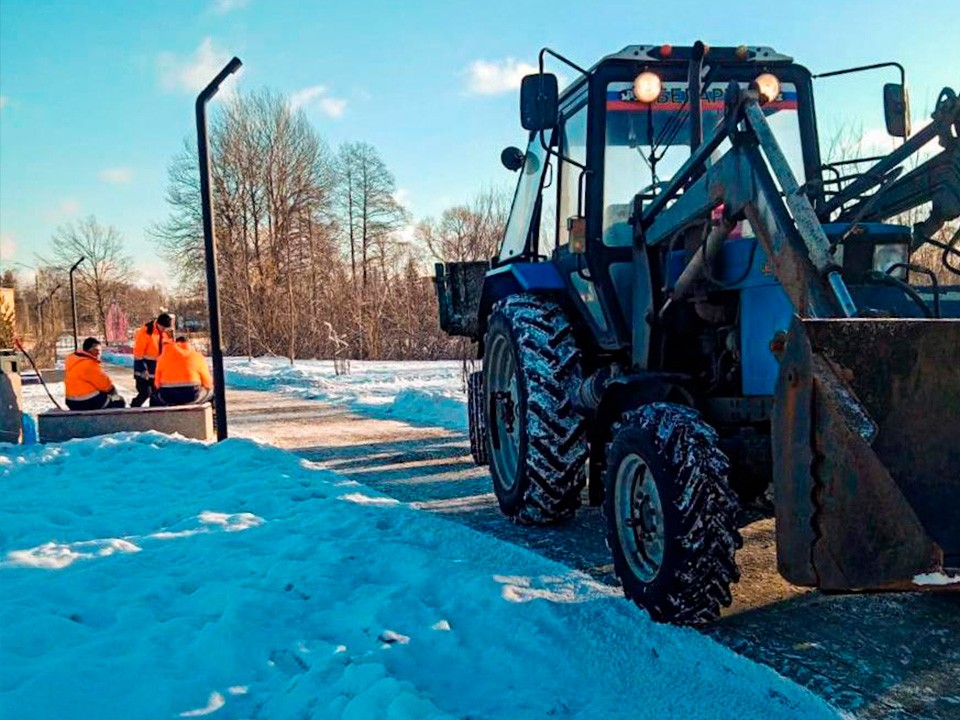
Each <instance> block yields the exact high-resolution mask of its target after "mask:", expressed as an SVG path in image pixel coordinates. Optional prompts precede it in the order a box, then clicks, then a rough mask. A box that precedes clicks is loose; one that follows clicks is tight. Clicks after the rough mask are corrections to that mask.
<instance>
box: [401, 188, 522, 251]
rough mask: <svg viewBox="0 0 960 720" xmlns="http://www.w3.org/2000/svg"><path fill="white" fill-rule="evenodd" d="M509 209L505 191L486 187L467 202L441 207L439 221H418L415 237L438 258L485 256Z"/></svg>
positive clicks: (499, 234)
mask: <svg viewBox="0 0 960 720" xmlns="http://www.w3.org/2000/svg"><path fill="white" fill-rule="evenodd" d="M509 212H510V196H509V194H508V191H507V190H506V189H504V188H487V189H484V190H481V191H480V192H479V193H477V194H476V195H475V196H474V197H473V199H471V200H470V202H468V203H466V204H464V205H456V206H454V207H451V208H447V209H446V210H444V211H443V213H442V214H441V215H440V219H439V221H437V220H434V219H433V218H426V219H425V220H423V221H421V222H420V223H419V224H418V225H417V229H416V237H417V239H418V240H419V241H420V242H421V243H423V244H424V245H426V247H427V248H428V249H429V250H430V253H431V254H432V255H433V256H434V257H435V258H436V259H437V260H440V261H442V262H465V261H469V260H489V259H490V258H491V257H493V256H494V255H496V253H497V249H498V248H499V247H500V241H501V239H502V238H503V229H504V227H505V226H506V222H507V215H508V214H509Z"/></svg>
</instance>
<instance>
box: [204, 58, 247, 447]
mask: <svg viewBox="0 0 960 720" xmlns="http://www.w3.org/2000/svg"><path fill="white" fill-rule="evenodd" d="M242 64H243V63H241V62H240V58H237V57H235V58H233V59H232V60H231V61H230V62H228V63H227V64H226V66H225V67H224V68H223V70H221V71H220V72H219V73H217V76H216V77H215V78H214V79H213V80H211V81H210V84H209V85H207V86H206V87H205V88H204V89H203V90H202V91H201V92H200V94H199V95H197V103H196V115H197V158H198V160H199V163H200V199H201V205H202V210H203V247H204V253H205V256H206V264H207V305H208V306H209V308H210V356H211V359H212V360H213V390H214V407H215V408H216V414H217V440H218V441H219V440H225V439H226V438H227V396H226V391H225V389H224V375H223V340H222V337H221V335H220V291H219V286H218V282H217V243H216V235H215V232H214V222H213V203H212V201H211V197H210V160H209V152H210V150H209V145H208V142H207V102H208V101H209V100H210V99H211V98H212V97H213V96H214V95H216V94H217V90H219V89H220V84H221V83H222V82H223V81H224V80H226V79H227V78H228V77H229V76H230V75H232V74H233V73H235V72H236V71H237V70H239V69H240V66H241V65H242Z"/></svg>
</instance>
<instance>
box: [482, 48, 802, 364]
mask: <svg viewBox="0 0 960 720" xmlns="http://www.w3.org/2000/svg"><path fill="white" fill-rule="evenodd" d="M548 52H549V51H548ZM698 53H699V56H698ZM692 68H693V69H692ZM573 69H575V70H579V69H578V68H575V67H574V68H573ZM731 81H733V82H737V83H738V84H740V85H741V86H742V87H744V88H746V87H748V86H749V85H750V84H751V83H754V82H758V81H759V82H760V83H761V85H762V87H763V88H764V92H766V93H767V94H769V95H770V97H769V99H768V101H767V102H766V103H765V105H764V113H765V115H766V116H767V118H768V120H769V122H770V125H771V128H772V129H774V132H775V133H776V134H777V138H778V140H779V141H780V143H781V147H782V148H783V149H784V153H785V155H786V157H787V160H788V162H789V163H790V167H791V169H792V170H793V171H794V173H795V174H796V176H797V177H798V178H803V179H806V178H807V177H817V176H818V173H819V167H820V157H819V149H818V145H817V136H816V125H815V119H814V111H813V98H812V89H811V79H810V73H809V72H808V71H807V70H806V69H805V68H803V67H802V66H800V65H797V64H795V63H793V61H792V59H791V58H789V57H787V56H785V55H781V54H779V53H777V52H775V51H774V50H772V49H770V48H764V47H753V48H748V47H740V48H706V47H705V46H702V45H700V46H694V47H676V48H674V47H671V46H669V45H662V46H649V45H641V46H629V47H626V48H624V49H623V50H621V51H620V52H618V53H615V54H613V55H610V56H608V57H605V58H603V59H602V60H601V61H600V62H599V63H597V64H596V65H595V66H594V67H593V68H592V69H590V70H589V71H584V72H582V73H581V74H580V76H579V77H578V78H577V79H575V80H574V81H573V82H571V83H570V85H569V86H568V87H567V88H566V89H565V90H564V91H563V93H562V94H557V92H556V80H555V78H554V77H553V76H550V75H545V74H538V75H531V76H529V77H528V78H526V80H525V82H524V85H523V88H522V90H521V117H522V122H523V125H524V128H525V129H527V130H529V131H530V136H529V137H530V139H529V143H528V145H527V148H526V150H525V152H519V151H512V152H507V151H505V153H504V159H505V161H507V162H506V163H505V164H507V166H508V167H514V168H516V169H518V170H520V178H519V181H518V186H517V192H516V195H515V199H514V204H513V207H512V211H511V215H510V220H509V223H508V225H507V229H506V233H505V235H504V241H503V245H502V247H501V251H500V253H499V255H498V257H497V258H496V260H495V264H496V265H497V266H499V267H503V266H505V265H509V264H512V263H527V262H535V261H537V260H538V259H542V258H550V259H551V260H552V261H553V264H554V265H555V266H556V268H557V270H558V273H559V280H560V281H562V282H563V283H564V284H565V285H566V286H567V287H568V289H569V290H570V291H571V292H570V296H571V297H573V298H574V302H575V303H576V305H577V312H578V313H579V314H580V315H581V316H582V317H583V318H584V319H585V321H586V322H588V323H589V324H590V326H591V331H592V332H591V336H592V337H593V338H594V339H595V341H596V342H597V344H598V345H599V346H600V348H602V349H604V350H616V349H622V348H627V347H629V345H630V342H631V324H632V323H631V318H632V314H633V306H632V305H633V303H632V300H631V298H632V295H633V293H632V289H631V288H632V284H633V282H634V281H635V280H639V281H640V282H647V283H649V282H654V280H653V278H652V277H651V279H650V280H648V279H647V278H646V277H644V278H639V279H638V278H637V277H636V276H635V274H634V272H633V270H632V262H633V259H632V255H633V253H632V248H633V246H634V231H633V227H632V225H631V222H630V221H631V216H632V215H633V213H634V212H635V210H638V209H642V208H643V207H644V206H645V205H648V204H649V203H650V202H652V201H653V200H654V199H655V198H656V197H657V195H658V194H659V192H660V191H661V190H662V189H663V188H664V187H666V185H667V183H668V181H669V180H670V179H671V178H672V177H673V176H674V174H675V173H676V172H677V171H678V170H679V169H680V168H681V167H682V166H683V164H684V163H685V162H686V161H687V160H688V159H689V158H690V155H691V153H692V152H693V151H694V150H695V149H696V148H697V147H699V146H700V145H702V144H703V142H704V141H708V140H709V139H710V137H711V136H712V135H713V133H714V131H715V130H716V128H718V127H720V126H721V124H722V123H723V118H724V96H725V93H726V91H727V89H728V85H729V83H730V82H731ZM691 87H694V88H696V89H695V90H694V92H693V93H691V92H690V88H691ZM724 150H725V147H724V145H721V146H720V147H718V148H717V149H716V151H715V152H714V155H716V156H719V155H721V154H722V153H723V152H724ZM517 158H523V161H522V165H521V164H520V163H518V162H517ZM814 187H816V188H819V186H816V185H815V186H814ZM818 199H819V198H818ZM635 203H639V204H635ZM736 234H740V235H744V236H749V235H750V228H749V223H742V224H741V225H740V227H739V228H738V229H737V231H736ZM680 249H682V248H680ZM652 269H653V268H652ZM653 270H654V271H655V273H656V272H658V271H659V270H660V268H656V269H653ZM555 280H556V279H555ZM656 282H662V280H659V279H658V280H656ZM642 290H643V292H641V293H640V294H641V295H646V294H650V293H652V292H653V291H654V288H653V287H650V288H643V289H642Z"/></svg>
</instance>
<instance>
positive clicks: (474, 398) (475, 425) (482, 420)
mask: <svg viewBox="0 0 960 720" xmlns="http://www.w3.org/2000/svg"><path fill="white" fill-rule="evenodd" d="M467 425H468V426H469V430H470V454H471V455H473V461H474V462H475V463H476V464H477V465H489V464H490V459H489V457H488V456H487V421H486V417H485V415H484V412H483V371H482V370H478V371H477V372H473V373H470V375H469V376H468V377H467Z"/></svg>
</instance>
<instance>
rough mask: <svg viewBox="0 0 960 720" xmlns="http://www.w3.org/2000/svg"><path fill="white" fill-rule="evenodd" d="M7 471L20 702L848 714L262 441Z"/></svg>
mask: <svg viewBox="0 0 960 720" xmlns="http://www.w3.org/2000/svg"><path fill="white" fill-rule="evenodd" d="M355 369H356V368H355ZM279 374H280V373H279V372H278V375H279ZM360 374H362V373H360ZM418 377H424V376H423V375H418ZM318 378H323V376H322V375H321V374H319V373H317V374H316V376H315V378H314V380H311V382H314V381H316V380H317V379H318ZM323 379H326V378H323ZM407 380H408V382H410V384H409V385H408V386H409V387H414V383H413V382H412V381H409V378H408V379H407ZM443 382H445V381H441V380H439V379H437V380H436V384H435V385H432V386H431V385H425V386H426V387H428V388H430V390H429V391H433V390H436V389H437V388H439V387H441V386H442V385H443ZM325 391H327V392H333V391H331V390H325ZM336 391H337V392H343V393H344V397H348V396H349V393H348V392H347V391H345V390H342V389H341V388H340V387H337V388H336ZM439 391H440V392H443V391H442V390H439ZM369 392H370V389H369V388H368V389H364V390H362V391H357V393H356V397H359V396H360V395H361V394H362V393H369ZM425 392H426V391H425ZM386 394H387V393H386V392H385V395H386ZM398 394H399V393H395V394H394V395H393V397H396V396H397V395H398ZM0 482H2V484H3V488H4V492H3V493H2V494H0V560H2V565H0V627H2V628H3V630H2V632H0V666H2V667H3V672H2V673H0V716H3V717H31V718H38V719H40V720H46V719H47V718H50V719H53V718H64V717H70V718H76V719H79V720H82V719H84V718H112V717H123V718H131V719H136V718H163V717H166V718H171V717H173V718H175V717H211V718H271V719H276V720H285V719H286V718H301V717H310V718H363V719H373V718H393V719H395V720H407V719H411V720H412V719H424V718H466V717H470V718H473V719H474V720H480V719H481V718H507V717H509V718H519V719H523V718H542V717H550V716H555V717H576V718H618V717H624V718H631V719H638V720H642V719H644V718H670V717H673V718H688V719H690V720H701V719H706V718H711V719H713V718H737V720H749V719H750V718H771V719H774V720H776V719H778V718H784V719H786V718H795V717H804V718H828V717H837V715H836V713H835V712H834V711H833V710H832V709H831V708H829V707H828V706H827V705H826V704H825V703H824V702H823V701H821V700H820V699H818V698H816V697H815V696H814V695H812V694H811V693H809V692H808V691H806V690H804V689H802V688H800V687H798V686H796V685H794V684H792V683H790V682H789V681H787V680H785V679H783V678H782V677H780V676H778V675H777V674H776V673H774V672H773V671H772V670H770V669H769V668H766V667H762V666H759V665H756V664H754V663H752V662H750V661H749V660H747V659H745V658H742V657H740V656H737V655H735V654H734V653H732V652H730V651H729V650H727V649H725V648H723V647H721V646H720V645H717V644H716V643H714V642H713V641H712V640H710V639H709V638H707V637H704V636H703V635H701V634H699V633H697V632H695V631H693V630H689V629H681V628H674V627H668V626H663V625H655V624H653V623H651V622H650V621H649V619H648V618H647V617H646V615H645V614H644V613H642V612H641V611H640V610H638V609H637V608H636V607H634V606H633V605H632V604H631V603H629V602H627V601H626V600H624V599H623V598H622V597H620V596H619V593H616V592H613V591H611V590H610V588H606V587H604V586H602V585H599V584H597V583H595V582H594V581H592V580H591V579H590V578H589V577H587V576H586V575H583V574H581V573H578V572H574V571H571V570H570V569H569V568H566V567H564V566H562V565H559V564H556V563H554V562H551V561H549V560H547V559H545V558H543V557H542V556H540V555H537V554H535V553H532V552H529V551H527V550H524V549H522V548H519V547H517V546H514V545H511V544H509V543H505V542H502V541H499V540H497V539H495V538H492V537H490V536H488V535H486V534H482V533H477V532H474V531H472V530H470V529H469V528H466V527H465V526H463V525H461V524H459V523H455V522H450V521H448V520H444V519H443V518H442V517H438V516H436V515H433V514H430V513H426V512H422V511H419V510H416V509H415V508H413V507H411V506H410V505H407V504H404V503H397V502H382V501H379V500H382V498H381V497H380V496H379V495H378V494H377V493H375V492H374V491H373V490H371V489H368V488H365V487H363V486H359V487H358V486H357V485H356V484H355V483H344V482H343V481H342V480H341V479H340V478H338V477H337V476H336V475H334V474H332V473H330V472H328V471H325V470H321V469H318V468H317V467H316V465H314V464H311V463H306V462H302V461H299V460H298V459H297V458H296V457H295V456H293V455H290V454H287V453H285V452H283V451H280V450H277V449H274V448H270V447H265V446H260V445H257V444H255V443H253V442H251V441H247V440H237V439H231V440H227V441H225V442H223V443H219V444H212V445H206V444H203V443H197V442H190V441H185V440H175V439H172V438H169V437H165V436H162V435H158V434H134V433H130V434H118V435H112V436H107V437H103V438H95V439H90V440H75V441H71V442H68V443H63V444H59V445H47V446H39V445H33V446H28V447H15V446H9V445H7V446H0Z"/></svg>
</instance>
